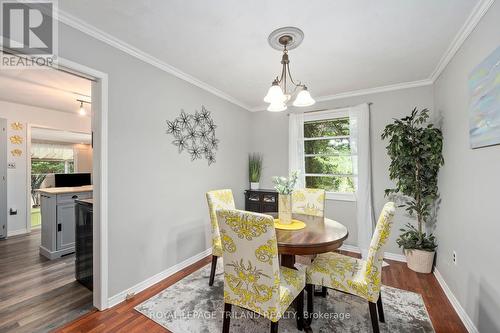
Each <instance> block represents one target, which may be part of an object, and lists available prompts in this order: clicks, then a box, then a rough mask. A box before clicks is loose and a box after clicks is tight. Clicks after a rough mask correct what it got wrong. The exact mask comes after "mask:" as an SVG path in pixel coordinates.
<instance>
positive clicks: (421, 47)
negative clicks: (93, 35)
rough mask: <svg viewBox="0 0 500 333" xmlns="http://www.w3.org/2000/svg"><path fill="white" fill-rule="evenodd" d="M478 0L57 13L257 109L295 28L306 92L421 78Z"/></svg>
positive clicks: (193, 4)
mask: <svg viewBox="0 0 500 333" xmlns="http://www.w3.org/2000/svg"><path fill="white" fill-rule="evenodd" d="M477 3H478V1H477V0H439V1H436V0H404V1H401V0H379V1H373V0H357V1H347V0H345V1H340V0H337V1H333V0H315V1H303V0H301V1H299V0H273V1H268V0H252V1H234V0H212V1H205V0H203V1H202V0H198V1H185V0H169V1H164V0H146V1H137V0H120V1H117V0H79V1H60V2H59V6H60V8H61V9H62V11H63V12H66V13H68V14H70V15H71V16H74V17H76V18H78V19H80V20H82V21H84V22H82V23H83V24H84V23H88V24H90V25H91V26H93V27H96V28H97V29H99V30H101V31H103V32H105V33H107V34H109V35H111V36H113V37H115V38H117V39H119V40H121V41H124V42H125V43H127V44H129V45H131V46H133V47H136V48H138V49H140V50H141V51H144V52H146V53H147V54H149V55H151V56H153V57H155V58H157V59H159V60H160V61H162V62H164V63H166V64H169V65H171V66H174V67H176V68H177V69H179V70H181V71H183V72H184V73H187V74H189V75H191V76H193V77H195V78H197V79H198V80H201V81H203V82H204V83H206V84H208V85H210V86H212V87H214V88H216V89H218V90H220V91H222V92H224V93H226V94H228V95H230V96H231V97H233V98H235V99H237V100H238V101H240V102H241V104H244V105H246V106H248V107H249V108H255V107H258V106H261V105H262V104H263V102H262V98H263V96H264V95H265V93H266V91H267V89H268V87H269V85H270V83H271V82H272V80H273V78H274V77H275V76H276V75H277V74H278V72H279V71H280V63H279V62H280V56H281V55H280V52H279V51H276V50H273V49H271V48H270V47H269V45H268V44H267V36H268V35H269V33H270V32H271V31H273V30H274V29H276V28H279V27H283V26H297V27H299V28H300V29H302V30H303V31H304V33H305V38H304V42H303V44H302V45H301V46H300V47H299V48H297V49H295V50H292V51H290V59H291V69H292V72H293V73H292V74H293V75H294V77H295V78H296V79H298V80H302V81H303V82H304V83H306V84H307V86H308V87H309V90H310V91H311V94H312V95H313V96H314V97H320V96H329V95H335V94H340V93H345V92H350V91H356V90H360V89H369V88H374V87H381V86H386V85H392V84H398V83H405V82H413V81H419V80H425V79H428V78H429V77H430V75H431V73H432V72H433V71H434V70H435V68H436V67H437V66H438V64H439V62H440V59H441V58H442V57H443V55H444V54H445V52H446V50H447V49H448V47H449V46H450V44H451V43H452V41H453V39H454V38H455V36H457V33H458V32H459V30H460V29H461V28H462V26H463V25H464V23H465V22H466V20H467V18H468V17H469V15H470V14H471V12H472V10H473V8H474V6H475V5H476V4H477Z"/></svg>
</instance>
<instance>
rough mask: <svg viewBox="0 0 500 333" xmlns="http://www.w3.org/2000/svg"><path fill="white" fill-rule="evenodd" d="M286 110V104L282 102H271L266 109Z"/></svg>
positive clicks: (272, 110)
mask: <svg viewBox="0 0 500 333" xmlns="http://www.w3.org/2000/svg"><path fill="white" fill-rule="evenodd" d="M285 110H286V104H285V103H284V102H278V103H271V104H269V106H268V107H267V111H271V112H281V111H285Z"/></svg>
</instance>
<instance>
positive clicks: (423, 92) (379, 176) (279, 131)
mask: <svg viewBox="0 0 500 333" xmlns="http://www.w3.org/2000/svg"><path fill="white" fill-rule="evenodd" d="M366 102H372V103H373V104H372V105H371V111H370V112H371V113H370V116H371V119H370V127H371V146H372V166H373V193H374V198H373V201H374V209H375V214H376V215H377V216H378V214H379V212H380V210H381V209H382V206H383V205H384V203H385V202H386V201H387V199H386V198H385V197H384V189H386V188H388V187H391V186H393V184H392V182H391V181H390V180H389V173H388V167H389V164H390V160H389V158H388V156H387V154H386V150H385V146H386V145H387V142H383V141H382V139H381V138H380V135H381V133H382V131H383V129H384V127H385V125H386V124H388V123H389V122H391V121H392V119H393V118H400V117H403V116H405V115H407V114H408V113H409V112H410V111H411V110H412V109H413V108H414V107H415V106H416V107H419V108H429V109H432V108H433V93H432V87H431V86H426V87H420V88H411V89H403V90H397V91H391V92H385V93H379V94H372V95H365V96H357V97H350V98H343V99H338V100H333V101H327V102H322V103H317V104H316V105H314V106H312V107H310V108H309V109H307V108H306V109H305V110H314V109H317V110H319V109H327V108H337V107H343V106H350V105H356V104H361V103H366ZM292 110H293V109H292ZM252 126H253V129H254V130H253V131H252V140H251V150H252V151H255V152H261V153H263V154H264V170H263V174H262V177H263V179H262V181H261V182H262V184H263V186H264V187H272V181H271V177H272V176H277V175H286V174H287V173H288V117H287V116H286V114H285V113H272V112H265V111H263V112H256V113H254V114H252ZM326 216H327V217H329V218H332V219H335V220H337V221H339V222H341V223H343V224H345V225H346V226H347V227H348V229H349V238H348V239H347V241H346V244H349V245H356V243H357V227H356V203H355V202H347V201H337V200H327V203H326ZM408 221H409V220H408V218H407V217H406V216H405V215H404V214H403V212H402V210H401V211H399V212H398V213H397V215H396V219H395V224H394V227H393V232H392V235H391V239H390V241H389V245H388V247H387V252H391V253H401V250H400V249H399V248H398V246H397V244H396V242H395V239H396V237H397V235H398V233H399V228H400V227H401V226H403V225H404V224H406V223H407V222H408Z"/></svg>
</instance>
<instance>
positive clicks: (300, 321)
mask: <svg viewBox="0 0 500 333" xmlns="http://www.w3.org/2000/svg"><path fill="white" fill-rule="evenodd" d="M295 311H297V329H298V330H299V331H302V330H303V329H304V290H302V291H301V292H300V294H299V295H298V296H297V298H296V299H295Z"/></svg>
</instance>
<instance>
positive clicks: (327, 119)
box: [304, 110, 356, 200]
mask: <svg viewBox="0 0 500 333" xmlns="http://www.w3.org/2000/svg"><path fill="white" fill-rule="evenodd" d="M353 156H354V155H353V154H351V147H350V139H349V116H348V113H347V111H343V110H335V111H328V112H321V113H311V114H306V115H305V116H304V167H305V174H304V176H305V185H306V187H308V188H322V189H325V190H326V191H327V198H329V199H339V200H354V190H355V183H356V175H354V174H353Z"/></svg>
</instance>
